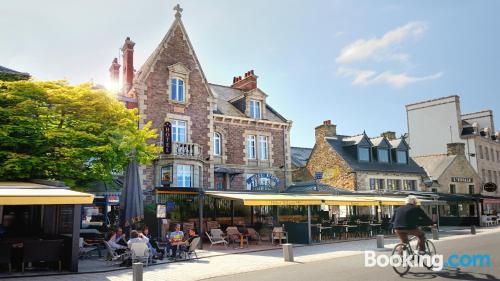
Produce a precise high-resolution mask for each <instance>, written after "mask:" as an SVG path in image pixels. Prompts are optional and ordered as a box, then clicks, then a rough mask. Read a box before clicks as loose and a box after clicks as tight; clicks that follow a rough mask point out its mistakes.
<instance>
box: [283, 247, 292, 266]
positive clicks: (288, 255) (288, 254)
mask: <svg viewBox="0 0 500 281" xmlns="http://www.w3.org/2000/svg"><path fill="white" fill-rule="evenodd" d="M283 258H285V261H289V262H293V245H292V244H283Z"/></svg>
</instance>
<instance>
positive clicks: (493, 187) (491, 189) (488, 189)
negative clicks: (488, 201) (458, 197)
mask: <svg viewBox="0 0 500 281" xmlns="http://www.w3.org/2000/svg"><path fill="white" fill-rule="evenodd" d="M483 189H484V191H486V192H495V191H497V185H496V184H495V183H494V182H487V183H485V184H484V186H483Z"/></svg>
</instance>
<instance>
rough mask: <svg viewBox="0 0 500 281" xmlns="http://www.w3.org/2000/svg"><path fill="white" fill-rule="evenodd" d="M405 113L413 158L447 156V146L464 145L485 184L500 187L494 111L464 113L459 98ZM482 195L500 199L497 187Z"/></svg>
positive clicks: (420, 105) (412, 107) (424, 104)
mask: <svg viewBox="0 0 500 281" xmlns="http://www.w3.org/2000/svg"><path fill="white" fill-rule="evenodd" d="M406 112H407V118H408V135H409V138H408V141H409V144H410V145H411V147H412V150H411V155H412V156H426V155H436V154H438V155H439V154H446V153H447V151H446V144H447V143H464V144H465V157H466V159H467V160H468V161H469V163H470V164H471V165H472V167H473V168H474V170H475V171H476V172H477V173H478V174H479V176H480V177H481V181H482V185H485V184H487V183H494V184H495V185H497V186H498V184H500V158H499V157H500V132H498V131H496V130H495V126H494V122H493V112H492V111H491V110H484V111H480V112H474V113H468V114H462V113H461V110H460V97H459V96H449V97H443V98H439V99H434V100H428V101H423V102H418V103H414V104H409V105H407V106H406ZM490 185H491V184H490ZM481 193H482V194H484V195H489V196H500V191H499V190H498V188H497V189H496V190H495V191H492V192H490V191H488V189H486V190H485V189H484V188H483V189H482V190H481Z"/></svg>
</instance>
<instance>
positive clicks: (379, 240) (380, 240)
mask: <svg viewBox="0 0 500 281" xmlns="http://www.w3.org/2000/svg"><path fill="white" fill-rule="evenodd" d="M377 248H379V249H380V248H384V235H377Z"/></svg>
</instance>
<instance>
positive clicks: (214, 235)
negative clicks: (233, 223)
mask: <svg viewBox="0 0 500 281" xmlns="http://www.w3.org/2000/svg"><path fill="white" fill-rule="evenodd" d="M210 232H211V234H210V233H208V232H205V234H206V235H207V237H208V240H210V248H212V246H213V245H221V244H222V245H224V246H227V244H228V243H227V241H226V239H225V238H224V236H223V235H224V233H223V232H222V230H220V229H217V228H214V229H212V230H210Z"/></svg>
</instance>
